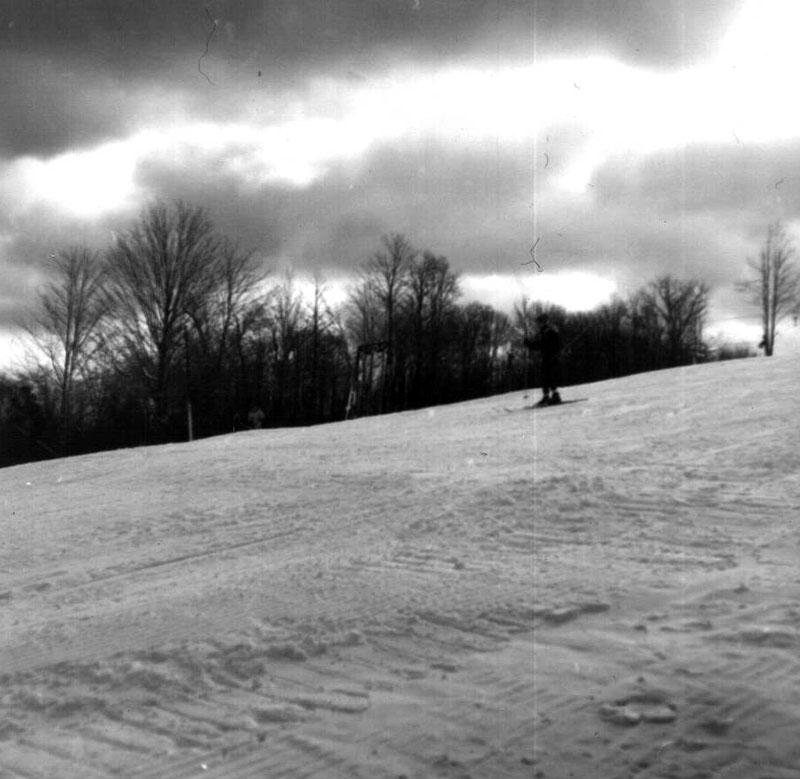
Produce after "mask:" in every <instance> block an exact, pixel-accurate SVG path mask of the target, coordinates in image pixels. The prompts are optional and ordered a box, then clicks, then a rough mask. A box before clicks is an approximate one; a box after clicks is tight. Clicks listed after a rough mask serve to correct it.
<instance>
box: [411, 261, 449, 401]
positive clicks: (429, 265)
mask: <svg viewBox="0 0 800 779" xmlns="http://www.w3.org/2000/svg"><path fill="white" fill-rule="evenodd" d="M460 294H461V293H460V290H459V283H458V274H457V273H455V272H454V271H452V270H451V269H450V264H449V262H448V260H447V258H446V257H444V256H438V255H435V254H433V252H429V251H427V250H426V251H425V252H423V254H422V258H421V259H420V258H419V257H417V258H414V259H413V260H412V261H411V263H410V265H409V273H408V309H409V314H410V319H411V329H412V332H413V349H414V363H413V365H414V383H413V391H414V401H415V403H416V404H420V403H422V401H423V399H427V400H431V399H434V400H435V398H436V395H437V370H438V368H439V358H440V353H441V348H442V342H443V339H444V333H443V332H442V331H443V329H444V322H445V319H446V317H447V315H448V314H449V313H450V312H452V311H453V309H454V307H455V301H456V299H457V298H458V297H459V295H460Z"/></svg>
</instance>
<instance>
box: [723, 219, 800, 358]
mask: <svg viewBox="0 0 800 779" xmlns="http://www.w3.org/2000/svg"><path fill="white" fill-rule="evenodd" d="M794 253H795V251H794V246H792V244H791V242H790V241H789V239H788V238H787V236H786V232H785V231H784V229H783V227H782V226H781V224H780V223H779V222H776V223H774V224H771V225H769V227H768V228H767V240H766V242H765V243H764V246H763V247H762V248H761V251H760V253H759V255H758V259H748V260H747V265H748V268H749V269H750V276H751V278H749V279H747V280H746V281H743V282H741V283H740V284H739V285H738V289H739V290H740V291H741V292H744V293H745V294H746V295H747V297H748V298H749V299H750V301H751V302H752V303H755V304H756V305H757V306H759V308H760V310H761V325H762V328H763V339H762V341H761V344H760V345H761V347H762V348H763V349H764V354H765V355H767V356H768V357H769V356H771V355H772V353H773V351H774V349H775V331H776V328H777V326H778V323H779V322H780V321H781V319H783V318H784V317H785V316H786V315H787V314H790V313H792V312H793V311H797V308H798V304H799V301H798V297H800V271H798V270H797V268H796V267H795V265H794Z"/></svg>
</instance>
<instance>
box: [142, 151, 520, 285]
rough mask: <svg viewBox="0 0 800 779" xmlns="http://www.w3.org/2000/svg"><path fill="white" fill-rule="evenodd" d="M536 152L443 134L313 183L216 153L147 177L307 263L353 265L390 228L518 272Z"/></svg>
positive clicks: (158, 188)
mask: <svg viewBox="0 0 800 779" xmlns="http://www.w3.org/2000/svg"><path fill="white" fill-rule="evenodd" d="M526 156H529V154H528V152H526V151H525V150H524V149H506V150H503V151H498V150H493V151H491V152H483V153H476V151H475V150H470V151H460V152H458V151H454V150H452V149H448V148H447V146H446V145H445V144H444V143H434V142H430V143H426V144H410V145H405V146H403V147H402V148H401V149H390V148H382V149H379V150H376V151H374V152H373V153H371V154H368V155H366V156H365V157H364V158H363V159H361V160H359V161H358V162H352V163H339V164H337V165H334V166H332V167H331V168H330V169H329V170H328V172H327V173H326V174H325V175H324V176H322V177H321V178H320V179H319V180H317V181H316V182H315V183H313V184H311V185H309V186H307V187H303V188H298V187H290V186H275V185H270V186H267V185H263V186H260V187H254V186H252V185H249V184H245V183H243V182H242V181H241V180H240V179H239V178H238V177H236V176H234V175H232V174H230V175H226V174H224V173H220V168H219V166H218V165H217V164H216V163H215V160H214V159H213V158H211V157H209V158H207V159H204V160H198V161H197V162H198V164H196V165H195V166H194V167H193V168H192V169H191V170H186V169H185V168H183V167H180V166H177V165H170V164H168V163H163V162H162V163H158V164H156V163H151V164H147V165H144V166H142V167H141V168H140V171H139V179H138V183H139V184H140V185H142V186H143V187H144V188H145V189H147V190H148V191H153V192H159V193H161V195H162V196H164V197H166V198H168V199H172V198H181V199H184V200H186V201H188V202H191V203H196V204H198V205H202V206H204V207H205V208H207V209H208V211H209V213H210V215H211V216H212V218H213V220H214V222H215V224H216V225H217V226H218V227H219V229H220V230H222V231H223V232H225V233H227V234H229V235H231V237H236V238H239V239H240V240H241V241H242V244H243V245H244V246H247V247H252V248H258V249H259V251H260V252H261V253H263V254H266V255H271V256H283V257H286V258H290V259H293V260H294V261H296V262H298V264H302V265H303V267H306V268H314V267H319V268H321V267H325V268H329V269H336V270H339V271H343V272H351V271H352V270H353V269H354V268H355V267H356V266H357V265H358V264H359V263H361V262H363V261H364V260H365V259H366V258H367V257H368V256H369V254H370V253H371V252H372V251H374V250H376V249H377V248H379V244H380V237H381V235H382V234H384V233H388V232H393V231H396V232H403V233H405V234H406V235H407V236H408V238H409V240H410V241H411V242H412V243H414V244H415V245H416V246H418V247H419V248H420V249H423V248H428V249H431V250H433V251H436V252H438V253H442V254H446V255H448V256H449V257H450V259H451V261H452V262H453V263H454V264H457V265H458V267H459V268H460V269H462V270H466V271H470V270H471V271H480V272H490V271H495V270H504V271H506V270H510V271H511V272H513V271H514V270H516V269H517V268H518V267H519V263H521V262H523V261H524V260H525V259H527V258H528V257H527V254H526V252H527V251H528V241H529V237H530V236H531V235H532V233H533V219H532V217H533V211H532V208H531V198H530V192H531V190H532V178H531V169H530V166H526V164H525V159H526ZM531 240H532V239H531Z"/></svg>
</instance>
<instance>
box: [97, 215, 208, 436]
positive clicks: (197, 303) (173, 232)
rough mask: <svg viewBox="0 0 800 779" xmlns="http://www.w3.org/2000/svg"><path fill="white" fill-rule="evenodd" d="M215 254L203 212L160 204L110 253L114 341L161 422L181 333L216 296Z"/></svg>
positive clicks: (164, 418) (121, 237)
mask: <svg viewBox="0 0 800 779" xmlns="http://www.w3.org/2000/svg"><path fill="white" fill-rule="evenodd" d="M220 250H221V245H220V239H219V238H218V237H217V235H216V234H215V233H214V230H213V228H212V225H211V221H210V220H209V218H208V216H207V215H206V212H205V210H204V209H202V208H196V207H191V206H189V205H187V204H185V203H182V202H178V203H176V204H175V205H174V207H172V208H169V207H168V206H167V205H165V204H164V203H161V202H159V203H155V204H153V205H150V206H149V207H147V208H146V209H145V210H144V211H143V212H142V215H141V216H140V218H139V221H138V222H137V223H136V224H135V225H134V226H133V227H132V228H131V229H129V230H128V231H127V232H125V233H123V234H122V235H121V236H119V237H118V238H117V239H116V241H115V244H114V246H113V247H112V248H111V250H110V251H109V254H108V274H109V300H110V302H111V304H112V305H113V308H114V312H115V314H116V320H117V325H118V336H119V338H120V340H121V342H122V344H123V346H124V347H125V348H126V350H127V352H128V353H130V354H131V355H132V356H133V357H134V358H135V360H136V361H137V363H138V365H139V368H140V370H141V371H142V373H143V374H144V376H145V377H146V378H147V380H148V383H149V385H150V387H151V393H152V398H153V400H154V402H155V411H156V416H157V419H158V420H159V421H160V422H163V421H165V420H166V417H167V415H168V411H169V403H168V389H169V385H170V379H171V373H172V371H173V369H174V368H175V367H176V358H177V357H178V356H179V355H180V353H181V350H182V341H183V338H184V334H185V326H186V324H187V323H188V321H189V320H190V317H191V314H192V313H193V312H196V311H198V310H199V309H202V308H203V307H204V306H206V305H207V301H208V299H209V297H210V295H211V294H212V293H213V292H214V291H215V289H216V288H217V285H218V280H219V274H218V268H219V266H218V263H217V258H218V256H219V254H220Z"/></svg>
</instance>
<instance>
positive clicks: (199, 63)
mask: <svg viewBox="0 0 800 779" xmlns="http://www.w3.org/2000/svg"><path fill="white" fill-rule="evenodd" d="M206 16H207V17H208V21H210V22H211V25H212V26H211V32H210V33H209V34H208V38H206V50H205V51H204V52H203V53H202V54H201V55H200V59H198V60H197V70H198V71H199V73H200V75H201V76H203V78H205V80H206V81H208V83H209V84H211V85H212V86H216V84H214V82H213V81H212V80H211V79H210V78H209V76H208V73H206V72H205V71H204V70H203V68H202V67H201V66H202V64H203V57H205V56H206V54H208V46H209V44H210V43H211V39H212V38H213V37H214V33H215V32H216V31H217V20H216V19H214V17H213V16H211V13H210V11H209V10H208V8H206Z"/></svg>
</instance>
